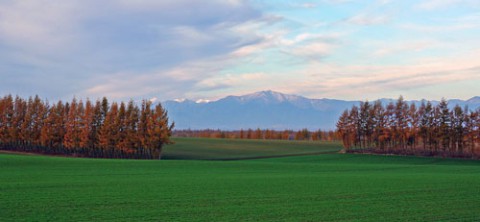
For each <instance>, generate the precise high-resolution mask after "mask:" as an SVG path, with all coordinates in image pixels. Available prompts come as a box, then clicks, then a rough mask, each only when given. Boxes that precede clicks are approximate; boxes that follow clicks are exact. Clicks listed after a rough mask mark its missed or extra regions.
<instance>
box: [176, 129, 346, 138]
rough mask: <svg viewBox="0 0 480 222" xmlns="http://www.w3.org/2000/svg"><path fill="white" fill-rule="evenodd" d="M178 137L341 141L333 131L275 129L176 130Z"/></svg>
mask: <svg viewBox="0 0 480 222" xmlns="http://www.w3.org/2000/svg"><path fill="white" fill-rule="evenodd" d="M173 135H174V136H176V137H197V138H218V139H257V140H310V141H335V140H339V139H338V138H337V135H336V134H335V131H333V130H328V131H324V130H317V131H310V130H308V129H302V130H298V131H294V130H273V129H260V128H257V129H246V130H244V129H241V130H219V129H217V130H212V129H205V130H174V131H173Z"/></svg>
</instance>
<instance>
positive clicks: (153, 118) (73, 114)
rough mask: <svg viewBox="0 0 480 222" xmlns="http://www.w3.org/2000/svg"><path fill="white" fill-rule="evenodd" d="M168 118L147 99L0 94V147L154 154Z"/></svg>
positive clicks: (168, 128)
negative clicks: (68, 99) (51, 101)
mask: <svg viewBox="0 0 480 222" xmlns="http://www.w3.org/2000/svg"><path fill="white" fill-rule="evenodd" d="M172 128H173V123H172V124H169V120H168V116H167V112H166V111H165V110H164V109H163V107H162V106H161V105H160V104H159V105H156V106H155V107H152V104H151V102H150V101H143V102H142V104H141V105H140V107H139V106H137V105H136V104H135V103H134V102H133V101H130V102H128V103H124V102H121V103H116V102H113V103H111V104H110V103H109V102H108V100H107V99H106V98H103V99H102V100H97V101H95V102H92V101H90V100H88V99H87V100H86V101H85V102H83V101H82V100H80V101H77V99H75V98H74V99H73V100H72V101H71V102H66V103H64V102H62V101H59V102H57V103H54V104H49V102H48V101H43V100H41V99H40V98H39V97H38V96H35V97H33V98H32V97H30V98H28V99H27V100H25V99H23V98H20V97H18V96H17V97H15V98H14V97H12V96H11V95H7V96H5V97H3V98H0V149H1V150H10V151H20V152H33V153H42V154H52V155H69V156H81V157H94V158H136V159H159V158H160V157H161V153H162V147H163V145H165V144H169V143H171V141H170V136H171V134H172Z"/></svg>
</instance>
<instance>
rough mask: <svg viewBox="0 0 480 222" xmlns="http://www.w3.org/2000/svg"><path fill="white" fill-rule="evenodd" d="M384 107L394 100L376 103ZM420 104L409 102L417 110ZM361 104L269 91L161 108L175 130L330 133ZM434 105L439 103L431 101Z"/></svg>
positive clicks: (479, 103) (477, 104)
mask: <svg viewBox="0 0 480 222" xmlns="http://www.w3.org/2000/svg"><path fill="white" fill-rule="evenodd" d="M379 100H380V101H381V102H382V103H383V104H387V103H389V102H395V101H396V99H388V98H382V99H379ZM422 101H425V102H426V101H427V100H412V101H407V102H408V103H414V104H415V105H416V106H417V107H418V106H419V105H420V104H421V102H422ZM360 102H361V101H348V100H338V99H328V98H322V99H311V98H307V97H304V96H300V95H291V94H284V93H280V92H275V91H272V90H265V91H259V92H255V93H250V94H246V95H242V96H233V95H231V96H226V97H224V98H221V99H218V100H215V101H208V102H195V101H193V100H188V99H185V100H176V101H172V100H170V101H165V102H162V105H163V106H164V107H165V109H166V110H167V111H168V113H169V116H170V119H171V120H173V121H174V122H175V125H176V129H222V130H237V129H247V128H252V129H255V128H262V129H266V128H268V129H276V130H284V129H293V130H298V129H303V128H307V129H310V130H317V129H323V130H330V129H334V128H335V123H336V121H337V119H338V117H339V116H340V115H341V113H342V112H343V111H344V110H345V109H349V108H351V107H352V106H353V105H359V104H360ZM430 102H431V103H432V104H433V105H436V104H438V103H439V101H435V100H432V101H430ZM448 102H449V106H450V107H453V106H455V105H456V104H458V105H460V106H461V107H462V108H463V107H464V106H465V105H467V106H468V107H469V108H470V109H477V108H480V96H475V97H472V98H471V99H468V100H458V99H452V100H448Z"/></svg>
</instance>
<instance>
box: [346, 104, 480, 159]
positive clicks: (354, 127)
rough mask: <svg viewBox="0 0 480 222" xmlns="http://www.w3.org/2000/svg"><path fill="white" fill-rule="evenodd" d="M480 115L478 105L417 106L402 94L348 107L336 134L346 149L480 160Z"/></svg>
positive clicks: (349, 150)
mask: <svg viewBox="0 0 480 222" xmlns="http://www.w3.org/2000/svg"><path fill="white" fill-rule="evenodd" d="M479 115H480V109H477V110H469V109H468V107H464V108H462V107H460V106H458V105H456V106H455V107H454V108H453V109H449V107H448V103H447V101H446V100H445V99H442V100H441V102H440V103H439V104H438V105H436V106H434V105H432V103H431V102H424V101H423V102H422V103H421V105H420V106H419V107H417V106H416V105H415V104H414V103H411V104H408V103H407V102H406V101H404V99H403V97H401V96H400V98H399V99H398V100H397V101H396V102H395V103H393V102H391V103H389V104H387V105H386V106H384V105H382V103H381V102H380V101H376V102H374V103H370V102H368V101H366V102H362V103H360V105H359V106H353V107H352V108H351V109H350V110H348V109H347V110H345V111H344V112H343V114H342V115H341V116H340V118H339V120H338V122H337V134H338V136H339V137H340V138H341V140H342V142H343V146H344V147H345V149H346V151H347V152H375V153H391V154H406V155H423V156H444V157H474V158H479V157H480V153H479V150H478V147H479V144H480V118H479Z"/></svg>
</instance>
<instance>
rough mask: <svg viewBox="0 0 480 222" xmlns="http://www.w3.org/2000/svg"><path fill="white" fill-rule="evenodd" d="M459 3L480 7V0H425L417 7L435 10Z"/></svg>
mask: <svg viewBox="0 0 480 222" xmlns="http://www.w3.org/2000/svg"><path fill="white" fill-rule="evenodd" d="M458 5H466V6H469V7H479V6H480V2H479V1H477V0H424V1H422V2H420V3H419V4H418V5H417V8H419V9H422V10H435V9H445V8H448V7H451V6H458Z"/></svg>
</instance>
